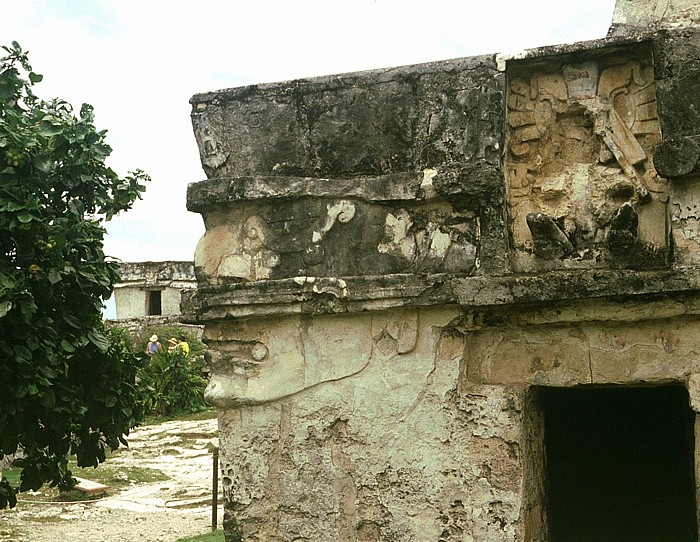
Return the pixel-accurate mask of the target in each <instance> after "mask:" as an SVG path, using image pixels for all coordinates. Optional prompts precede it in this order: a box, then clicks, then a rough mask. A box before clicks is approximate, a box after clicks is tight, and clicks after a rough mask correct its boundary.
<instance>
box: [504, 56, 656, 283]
mask: <svg viewBox="0 0 700 542" xmlns="http://www.w3.org/2000/svg"><path fill="white" fill-rule="evenodd" d="M507 105H508V111H507V123H508V141H507V154H506V170H507V177H508V200H509V211H510V214H511V219H512V225H511V227H512V236H513V241H514V244H515V254H516V255H515V263H516V267H518V268H520V269H521V270H532V269H534V268H536V267H537V266H541V265H545V262H549V263H547V265H549V266H550V267H551V266H562V265H563V266H576V265H591V264H592V265H603V264H606V265H607V264H612V265H614V266H632V267H657V266H659V265H665V258H664V257H661V258H660V257H659V255H662V254H664V252H665V251H666V250H667V248H666V247H667V232H666V221H667V220H666V215H667V209H666V201H667V199H668V198H667V195H666V190H667V187H666V181H665V180H664V179H662V178H660V177H659V176H658V175H657V172H656V170H655V169H654V166H653V164H652V161H651V160H650V157H651V155H652V151H653V148H654V146H655V145H656V144H657V143H658V142H659V140H660V129H659V123H658V119H657V113H656V93H655V87H654V77H653V69H652V67H651V63H650V61H645V60H643V59H632V60H630V59H622V58H608V59H602V60H596V61H586V62H582V63H576V64H560V65H555V66H554V67H553V68H552V69H551V70H549V71H548V72H546V73H545V72H543V71H540V72H536V73H534V74H533V75H531V76H529V77H525V76H522V77H520V76H517V72H516V76H515V77H513V78H512V79H511V81H510V83H509V94H508V99H507ZM626 203H629V207H630V208H631V209H633V210H635V212H636V213H637V214H638V215H639V217H640V220H643V221H644V225H645V227H644V228H640V231H639V232H638V233H635V235H639V238H638V239H637V240H638V242H639V243H642V244H643V246H645V247H646V248H648V249H650V250H644V251H641V252H639V253H638V254H637V258H636V261H630V260H629V259H627V258H624V260H625V263H624V264H623V263H622V262H621V261H619V256H620V252H619V251H615V250H610V249H611V247H613V246H616V245H615V243H613V244H610V243H608V242H607V241H606V240H607V239H608V237H609V235H608V233H609V232H610V230H611V228H612V219H613V217H614V216H616V214H617V213H618V211H619V210H620V208H621V206H622V205H623V204H626ZM624 212H627V211H624ZM612 237H615V234H613V235H612ZM652 253H653V254H654V256H653V257H652V256H651V254H652ZM533 256H536V257H537V258H539V260H533Z"/></svg>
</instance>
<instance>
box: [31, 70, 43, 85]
mask: <svg viewBox="0 0 700 542" xmlns="http://www.w3.org/2000/svg"><path fill="white" fill-rule="evenodd" d="M43 78H44V76H43V75H41V74H38V73H34V72H29V80H30V81H31V82H32V83H41V80H42V79H43Z"/></svg>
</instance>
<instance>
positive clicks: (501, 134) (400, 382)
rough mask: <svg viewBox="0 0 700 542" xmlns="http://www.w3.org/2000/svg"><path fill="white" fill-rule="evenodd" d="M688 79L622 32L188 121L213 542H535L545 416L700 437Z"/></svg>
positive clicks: (697, 120) (541, 504)
mask: <svg viewBox="0 0 700 542" xmlns="http://www.w3.org/2000/svg"><path fill="white" fill-rule="evenodd" d="M616 16H618V17H619V18H620V19H619V20H618V22H620V24H623V23H624V24H628V23H625V22H624V21H622V20H621V17H622V15H620V14H619V13H618V15H616ZM698 78H700V31H699V30H698V29H697V28H687V29H682V30H669V29H663V30H661V31H659V32H657V33H642V34H640V33H639V29H637V30H634V29H631V28H630V27H627V29H626V31H625V32H621V33H620V35H619V36H616V37H611V38H608V39H606V40H600V41H598V42H592V43H585V44H573V45H569V46H562V47H554V48H546V49H538V50H533V51H530V52H528V53H525V54H523V55H521V56H519V57H518V58H512V59H501V58H497V57H496V56H495V55H494V56H484V57H477V58H472V59H459V60H453V61H449V62H439V63H431V64H426V65H420V66H409V67H404V68H394V69H389V70H379V71H374V72H365V73H358V74H345V75H340V76H333V77H322V78H318V79H312V80H303V81H292V82H285V83H279V84H270V85H259V86H252V87H245V88H241V89H229V90H223V91H218V92H212V93H207V94H200V95H196V96H194V97H193V98H192V106H193V112H192V119H193V125H194V131H195V135H196V137H197V141H198V144H199V148H200V154H201V159H202V164H203V166H204V169H205V171H206V173H207V176H208V179H207V180H205V181H202V182H199V183H196V184H193V185H191V186H190V189H189V193H188V207H189V208H190V210H193V211H197V212H200V213H201V214H202V215H203V218H204V222H205V225H206V234H205V235H204V237H203V238H202V240H201V241H200V243H199V245H198V247H197V251H196V254H195V272H196V274H197V278H198V281H199V284H200V287H199V288H198V290H197V291H196V292H192V293H191V294H189V295H187V296H185V303H184V305H185V307H186V313H187V316H186V317H187V318H188V319H189V320H191V321H193V322H195V321H196V322H199V323H204V324H206V329H205V332H204V336H203V339H204V341H205V342H206V343H207V344H208V345H209V347H210V350H209V356H210V358H211V359H210V361H211V366H212V371H213V372H212V379H211V383H210V385H209V387H208V389H207V397H208V398H209V400H210V401H211V402H213V403H214V404H216V405H217V406H218V407H219V409H220V410H219V413H220V414H219V416H220V428H221V434H220V438H221V442H222V469H223V476H224V478H223V483H224V491H225V507H226V516H225V529H226V539H227V542H234V541H236V542H238V541H263V540H265V541H277V540H279V541H290V542H302V541H314V542H317V541H320V542H324V541H338V540H340V541H358V542H360V541H361V542H369V541H391V542H408V541H415V540H435V541H440V542H457V541H459V542H465V541H478V542H515V541H518V542H520V541H528V542H545V541H547V540H549V539H550V533H549V529H550V526H549V523H548V508H547V491H548V489H547V481H546V477H547V467H546V451H545V444H544V439H545V412H544V410H543V407H542V405H541V402H540V400H539V395H538V393H539V390H542V389H545V388H570V387H577V386H578V387H585V386H588V387H590V386H625V387H634V386H661V385H669V384H673V385H679V386H685V387H686V388H687V389H688V391H689V394H690V401H691V406H692V408H693V409H694V410H695V412H698V411H700V399H699V398H700V387H699V386H698V383H700V377H698V374H700V361H698V355H697V352H698V351H699V350H700V335H699V334H698V331H697V329H698V320H699V319H700V268H698V266H697V264H698V261H699V260H700V256H699V254H700V250H698V248H700V247H698V246H697V244H698V242H699V241H698V239H699V238H700V228H699V226H700V225H699V224H698V214H697V213H698V211H697V203H698V200H700V173H699V170H698V157H700V153H699V154H698V155H697V156H696V158H693V156H694V155H693V152H694V149H695V148H696V147H697V144H698V141H699V137H700V116H698V115H699V113H698V111H700V104H698V102H697V96H698V93H697V92H695V89H696V88H697V85H696V83H697V82H698V81H699V79H698ZM698 427H700V423H699V424H698ZM699 449H700V448H697V447H696V452H695V457H696V460H695V462H694V468H695V469H696V472H698V469H699V467H698V465H700V460H698V458H700V454H699V452H698V450H699ZM698 478H700V477H698ZM697 487H700V484H699V485H698V486H697ZM699 491H700V490H699Z"/></svg>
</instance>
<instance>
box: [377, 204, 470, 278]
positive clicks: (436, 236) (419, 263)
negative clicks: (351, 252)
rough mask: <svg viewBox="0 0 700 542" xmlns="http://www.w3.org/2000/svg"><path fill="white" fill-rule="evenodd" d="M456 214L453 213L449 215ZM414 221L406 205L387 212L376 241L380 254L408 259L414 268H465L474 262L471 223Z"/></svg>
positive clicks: (450, 269)
mask: <svg viewBox="0 0 700 542" xmlns="http://www.w3.org/2000/svg"><path fill="white" fill-rule="evenodd" d="M453 218H456V217H453ZM422 222H423V223H422V224H421V225H418V224H415V222H414V219H413V217H412V216H411V213H409V211H407V210H406V209H403V208H402V209H398V210H397V211H393V212H391V211H390V212H387V214H386V219H385V224H384V238H383V239H382V242H381V243H379V244H378V245H377V250H378V251H379V252H380V253H381V254H388V255H391V256H395V257H397V258H400V259H402V260H404V261H406V262H408V263H409V264H410V266H411V269H412V270H413V271H414V272H448V273H449V272H455V273H457V272H468V271H470V270H471V269H472V268H473V267H474V266H475V265H476V258H477V243H476V239H473V240H474V242H473V243H472V242H470V241H469V240H468V239H467V236H468V235H472V236H473V235H474V234H475V233H476V234H477V235H478V233H477V232H475V231H474V228H473V224H470V223H469V222H467V221H461V220H454V219H453V220H442V221H440V220H438V217H436V216H434V217H431V219H429V220H428V221H427V222H425V221H422Z"/></svg>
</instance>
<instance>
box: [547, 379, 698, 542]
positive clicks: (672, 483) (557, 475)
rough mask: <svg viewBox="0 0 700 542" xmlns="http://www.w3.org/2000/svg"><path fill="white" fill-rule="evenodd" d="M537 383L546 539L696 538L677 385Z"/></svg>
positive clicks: (689, 414)
mask: <svg viewBox="0 0 700 542" xmlns="http://www.w3.org/2000/svg"><path fill="white" fill-rule="evenodd" d="M540 391H541V393H542V395H541V398H542V401H543V402H542V406H543V407H544V429H545V437H544V440H545V454H546V467H545V468H546V482H545V492H546V500H547V502H546V508H547V516H548V524H549V540H550V542H583V541H586V542H591V541H596V542H627V541H629V542H659V541H664V542H676V541H678V542H681V541H684V542H691V541H695V540H697V538H696V530H697V523H696V508H695V476H694V470H693V469H694V460H693V458H694V449H695V438H694V413H693V411H692V410H691V409H690V407H689V400H688V392H687V390H686V389H685V388H684V387H681V386H667V387H655V388H619V387H606V388H541V390H540Z"/></svg>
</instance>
